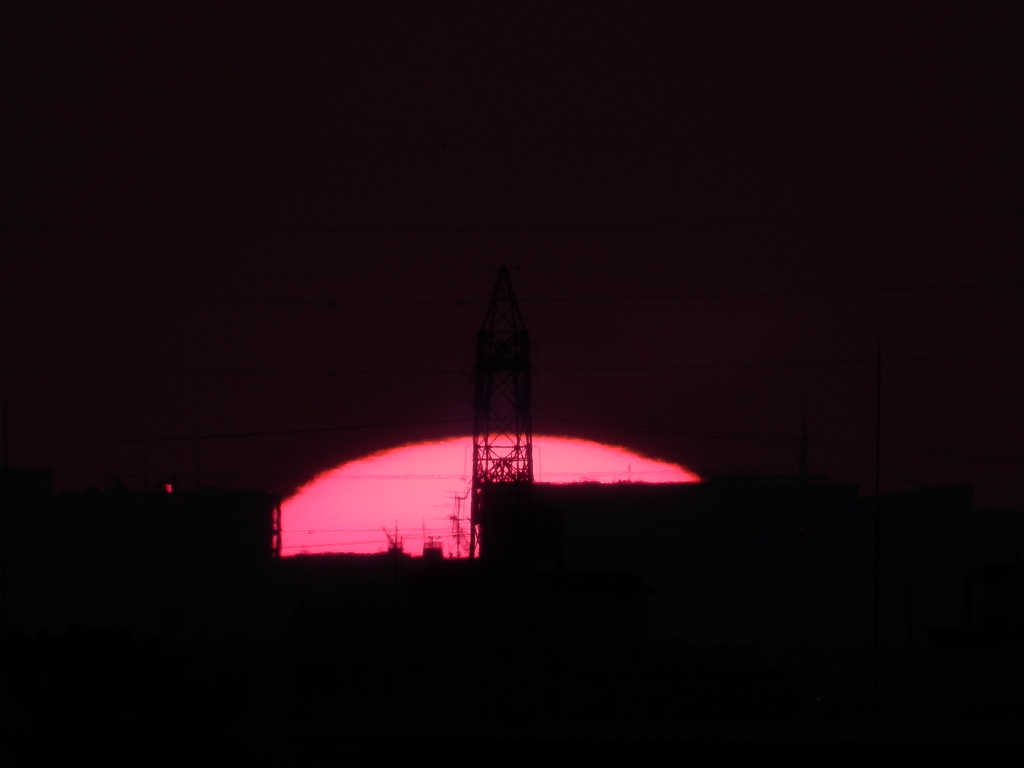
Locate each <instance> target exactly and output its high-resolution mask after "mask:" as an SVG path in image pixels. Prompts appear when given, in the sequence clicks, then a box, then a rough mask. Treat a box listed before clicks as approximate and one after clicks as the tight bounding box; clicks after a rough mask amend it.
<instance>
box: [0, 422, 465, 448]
mask: <svg viewBox="0 0 1024 768" xmlns="http://www.w3.org/2000/svg"><path fill="white" fill-rule="evenodd" d="M470 421H472V419H468V418H465V419H435V420H431V421H404V422H387V423H379V424H348V425H345V426H338V427H315V428H312V429H276V430H267V431H257V432H221V433H211V434H204V435H175V436H172V437H150V438H148V439H147V438H131V439H124V438H122V439H118V440H92V441H85V442H76V443H44V444H37V445H12V446H11V450H34V449H42V448H91V447H99V446H105V445H138V444H140V443H147V442H148V443H171V442H179V441H187V440H220V439H226V438H244V437H272V436H278V435H305V434H315V433H321V432H346V431H353V430H360V429H388V428H392V427H415V426H428V425H431V426H432V425H437V424H465V423H468V422H470Z"/></svg>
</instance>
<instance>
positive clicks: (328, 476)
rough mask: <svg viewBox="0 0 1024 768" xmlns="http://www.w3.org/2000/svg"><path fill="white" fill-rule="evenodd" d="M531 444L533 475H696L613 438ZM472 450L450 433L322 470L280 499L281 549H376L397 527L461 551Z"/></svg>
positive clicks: (409, 545) (416, 547)
mask: <svg viewBox="0 0 1024 768" xmlns="http://www.w3.org/2000/svg"><path fill="white" fill-rule="evenodd" d="M533 451H534V475H535V479H536V480H537V482H545V483H577V482H599V483H616V482H642V483H688V482H695V481H697V480H699V478H698V477H697V475H695V474H694V473H692V472H689V471H688V470H686V469H684V468H683V467H680V466H679V465H676V464H670V463H668V462H664V461H658V460H655V459H650V458H647V457H645V456H641V455H640V454H637V453H634V452H632V451H629V450H627V449H626V448H623V447H621V446H616V445H603V444H601V443H594V442H590V441H587V440H576V439H572V438H567V437H544V436H535V437H534V439H533ZM472 454H473V446H472V440H471V439H470V438H468V437H462V438H452V439H449V440H442V441H439V442H433V443H418V444H414V445H405V446H401V447H398V448H392V449H389V450H386V451H381V452H380V453H376V454H374V455H372V456H367V457H366V458H363V459H358V460H356V461H351V462H348V463H347V464H342V465H341V466H340V467H336V468H334V469H331V470H328V471H326V472H323V473H321V474H320V475H318V476H317V477H316V478H314V479H313V480H311V481H310V482H309V483H307V484H306V485H304V486H303V487H302V488H300V489H299V490H298V491H296V492H295V494H294V495H293V496H292V497H291V498H289V499H288V500H287V501H285V502H284V504H283V506H282V512H281V519H282V523H281V528H282V537H281V543H282V547H281V549H282V554H283V555H284V556H286V557H287V556H289V555H297V554H305V553H309V554H313V553H323V552H363V553H372V552H380V551H382V550H384V549H386V548H387V546H388V535H389V534H390V536H391V537H394V536H396V532H397V537H398V539H399V540H401V542H402V545H403V547H404V549H405V551H406V552H407V553H409V554H411V555H419V554H420V553H421V552H422V549H423V545H424V543H425V541H427V540H429V539H432V540H433V541H434V542H435V543H436V544H438V545H441V546H442V547H443V549H444V553H445V555H446V556H455V555H458V554H460V553H459V551H458V550H459V547H458V544H457V540H458V535H457V534H458V530H459V528H460V527H461V530H462V531H463V532H464V533H466V532H468V517H469V506H468V501H467V500H466V496H467V493H468V491H469V484H470V480H471V477H472V463H473V462H472ZM457 515H458V517H460V518H461V522H457V520H456V516H457ZM384 529H387V532H388V533H387V534H386V533H385V530H384ZM462 553H463V554H464V553H465V547H464V546H463V547H462Z"/></svg>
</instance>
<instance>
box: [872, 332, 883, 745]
mask: <svg viewBox="0 0 1024 768" xmlns="http://www.w3.org/2000/svg"><path fill="white" fill-rule="evenodd" d="M881 526H882V338H881V337H879V338H878V347H877V350H876V356H875V557H874V560H875V652H874V657H875V658H874V670H875V674H874V680H873V683H874V698H875V710H874V716H875V724H876V725H877V724H878V723H879V722H880V721H881V710H882V702H881V699H880V697H879V695H880V690H881V685H880V682H879V681H880V678H881V671H880V669H879V666H880V663H881V658H882V579H881V566H882V559H881V552H882V530H881Z"/></svg>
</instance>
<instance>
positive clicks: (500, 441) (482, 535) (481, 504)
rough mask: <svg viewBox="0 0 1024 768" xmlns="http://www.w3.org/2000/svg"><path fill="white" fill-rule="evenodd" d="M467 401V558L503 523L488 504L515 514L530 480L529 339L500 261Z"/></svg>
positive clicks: (481, 549) (488, 543)
mask: <svg viewBox="0 0 1024 768" xmlns="http://www.w3.org/2000/svg"><path fill="white" fill-rule="evenodd" d="M473 406H474V413H473V485H472V504H471V506H470V523H471V525H470V544H469V556H470V557H471V558H472V557H476V556H478V555H480V554H481V553H483V555H484V556H485V557H487V556H489V555H490V554H491V553H490V552H488V549H489V548H490V547H492V546H493V545H492V542H497V541H498V538H497V536H495V535H489V534H494V533H498V529H502V528H506V527H507V525H506V524H505V523H503V522H501V521H500V520H499V519H498V518H497V517H496V515H495V514H494V511H493V509H494V508H495V507H497V506H500V507H501V508H502V509H503V513H502V515H501V518H502V519H504V518H505V517H506V515H509V514H510V515H512V516H513V517H515V516H518V513H520V512H522V511H523V507H524V506H525V505H526V504H527V503H528V493H529V488H530V487H531V486H532V484H533V431H532V427H531V423H530V421H531V420H530V340H529V336H528V335H527V332H526V328H525V326H524V325H523V318H522V315H520V313H519V306H518V304H517V303H516V296H515V293H514V292H513V291H512V282H511V280H510V279H509V274H508V270H507V269H506V268H505V267H502V268H501V269H500V270H499V271H498V281H497V283H496V284H495V286H494V292H493V293H492V294H491V301H490V304H489V306H488V308H487V314H486V315H485V316H484V322H483V325H482V326H481V328H480V332H479V333H478V335H477V342H476V369H475V374H474V399H473ZM491 521H493V522H491ZM506 522H507V521H506ZM512 522H513V525H514V524H515V523H514V520H513V521H512ZM488 526H491V527H492V528H493V530H492V531H488V530H486V529H487V528H488Z"/></svg>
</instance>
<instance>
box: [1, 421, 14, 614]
mask: <svg viewBox="0 0 1024 768" xmlns="http://www.w3.org/2000/svg"><path fill="white" fill-rule="evenodd" d="M3 430H4V434H3V440H4V468H3V486H4V487H3V491H2V493H3V497H2V502H0V503H2V505H3V523H2V526H3V539H4V543H3V558H4V565H3V579H4V585H3V593H2V594H0V604H2V606H0V628H3V629H4V630H6V629H7V618H8V616H7V591H8V590H7V583H8V579H9V578H10V568H9V567H8V563H9V560H10V557H11V547H10V542H9V537H10V526H9V524H8V520H7V517H8V512H9V507H10V484H11V464H10V458H9V454H8V441H7V402H6V401H4V413H3Z"/></svg>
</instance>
